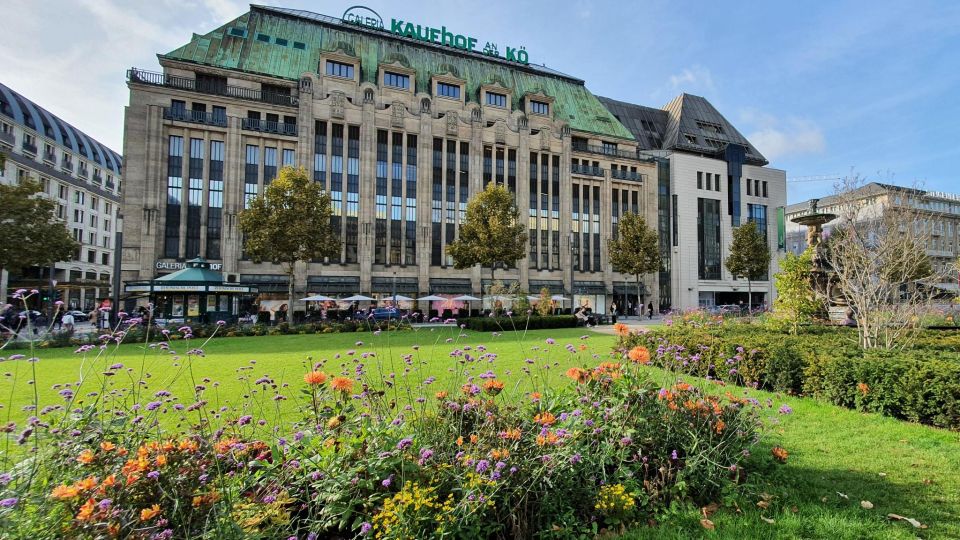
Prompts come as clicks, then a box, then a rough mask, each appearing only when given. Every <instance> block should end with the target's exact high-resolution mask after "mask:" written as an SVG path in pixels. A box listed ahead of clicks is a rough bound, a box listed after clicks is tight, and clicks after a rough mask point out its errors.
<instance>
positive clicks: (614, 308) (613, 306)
mask: <svg viewBox="0 0 960 540" xmlns="http://www.w3.org/2000/svg"><path fill="white" fill-rule="evenodd" d="M610 320H611V321H613V324H617V303H616V302H611V303H610Z"/></svg>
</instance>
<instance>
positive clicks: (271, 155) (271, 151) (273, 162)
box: [263, 146, 277, 186]
mask: <svg viewBox="0 0 960 540" xmlns="http://www.w3.org/2000/svg"><path fill="white" fill-rule="evenodd" d="M276 177H277V149H276V148H271V147H269V146H267V147H265V148H264V149H263V185H264V186H268V185H270V182H273V179H274V178H276Z"/></svg>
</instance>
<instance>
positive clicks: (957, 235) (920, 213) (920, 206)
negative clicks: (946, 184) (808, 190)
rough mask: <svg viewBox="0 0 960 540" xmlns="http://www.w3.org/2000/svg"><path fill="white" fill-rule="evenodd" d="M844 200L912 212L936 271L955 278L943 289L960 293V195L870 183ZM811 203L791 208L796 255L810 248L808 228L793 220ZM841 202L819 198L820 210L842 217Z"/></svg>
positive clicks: (792, 244) (790, 234) (791, 238)
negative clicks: (958, 270) (957, 265)
mask: <svg viewBox="0 0 960 540" xmlns="http://www.w3.org/2000/svg"><path fill="white" fill-rule="evenodd" d="M844 198H845V199H847V198H849V199H852V200H857V201H859V202H861V203H862V204H864V205H867V206H869V207H872V210H871V211H872V212H884V211H886V210H887V209H890V208H896V209H898V210H901V211H903V210H906V211H908V212H909V215H910V216H911V217H912V219H913V223H914V227H922V228H923V231H924V234H923V237H926V238H928V242H927V245H926V246H925V247H926V253H927V256H928V257H929V258H930V262H931V264H932V265H933V267H934V270H935V271H936V272H937V273H938V274H941V275H944V276H952V278H953V279H950V280H947V281H944V282H943V283H941V284H939V287H940V288H941V289H944V290H946V291H949V292H952V293H954V294H956V293H958V292H960V288H958V285H957V283H958V276H957V267H956V264H957V258H958V257H960V195H957V194H953V193H943V192H936V191H925V190H921V189H914V188H906V187H901V186H894V185H891V184H884V183H880V182H870V183H868V184H865V185H863V186H861V187H860V188H858V189H856V190H855V191H853V192H852V193H850V194H849V195H845V197H844ZM811 200H812V199H811ZM811 200H807V201H804V202H800V203H796V204H791V205H789V206H788V207H787V210H786V218H787V249H788V250H789V251H790V252H792V253H797V254H799V253H802V252H803V251H804V250H805V249H807V237H806V231H807V229H806V227H803V226H801V225H798V224H796V223H793V222H791V221H790V220H791V218H793V217H797V216H801V215H803V214H804V213H805V212H807V210H808V208H809V207H810V202H811ZM840 203H841V201H840V199H839V198H838V197H837V196H833V195H831V196H828V197H823V198H821V199H817V207H818V208H819V210H820V211H821V212H826V213H833V214H838V215H841V214H842V209H840V208H839V204H840ZM838 220H839V218H838V219H835V220H834V221H831V222H829V223H827V224H825V225H824V227H823V230H824V232H829V231H830V229H831V228H832V227H833V225H835V224H836V223H837V221H838Z"/></svg>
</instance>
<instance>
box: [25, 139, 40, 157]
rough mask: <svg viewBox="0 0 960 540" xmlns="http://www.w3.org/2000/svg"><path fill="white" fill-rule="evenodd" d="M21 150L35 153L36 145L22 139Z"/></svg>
mask: <svg viewBox="0 0 960 540" xmlns="http://www.w3.org/2000/svg"><path fill="white" fill-rule="evenodd" d="M23 151H24V152H29V153H31V154H33V155H37V145H35V144H30V143H28V142H27V141H23Z"/></svg>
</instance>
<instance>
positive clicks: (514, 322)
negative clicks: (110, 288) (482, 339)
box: [457, 315, 577, 332]
mask: <svg viewBox="0 0 960 540" xmlns="http://www.w3.org/2000/svg"><path fill="white" fill-rule="evenodd" d="M457 322H458V323H460V324H465V325H466V327H467V328H468V329H470V330H476V331H479V332H502V331H509V330H524V329H526V330H545V329H551V328H574V327H576V326H577V319H576V317H574V316H572V315H551V316H548V317H540V316H531V317H470V318H467V319H459V320H458V321H457Z"/></svg>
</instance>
